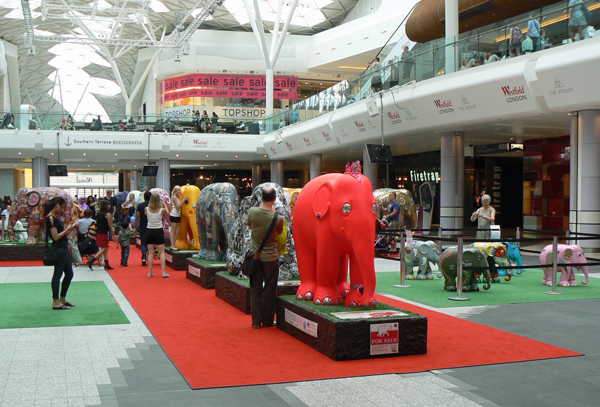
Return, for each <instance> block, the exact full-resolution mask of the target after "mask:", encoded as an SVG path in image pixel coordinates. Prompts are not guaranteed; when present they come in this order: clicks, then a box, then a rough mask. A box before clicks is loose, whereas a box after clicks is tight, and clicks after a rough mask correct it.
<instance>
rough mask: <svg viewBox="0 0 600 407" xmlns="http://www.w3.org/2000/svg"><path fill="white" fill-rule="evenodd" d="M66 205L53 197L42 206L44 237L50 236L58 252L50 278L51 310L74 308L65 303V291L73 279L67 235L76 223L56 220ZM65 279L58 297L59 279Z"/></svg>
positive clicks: (62, 199) (59, 197)
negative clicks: (68, 223) (44, 219)
mask: <svg viewBox="0 0 600 407" xmlns="http://www.w3.org/2000/svg"><path fill="white" fill-rule="evenodd" d="M66 207H67V204H66V202H65V200H64V198H63V197H61V196H55V197H54V198H52V199H51V200H50V201H47V202H46V203H45V205H44V216H45V217H46V235H50V236H52V245H53V246H54V248H55V249H56V251H57V252H58V261H57V262H56V264H55V265H54V275H53V276H52V298H53V300H54V301H53V302H52V309H69V308H71V307H74V305H73V304H71V303H70V302H69V301H67V299H66V296H67V291H68V290H69V285H70V284H71V280H72V279H73V265H72V264H71V255H70V254H69V240H68V238H67V235H68V234H69V233H71V231H73V230H74V229H75V228H76V227H77V223H73V224H70V225H68V226H67V228H66V229H65V225H64V224H63V223H62V222H61V220H60V219H59V218H58V215H61V214H64V212H65V208H66ZM63 273H64V275H65V278H64V279H63V282H62V287H61V288H60V297H59V295H58V291H59V286H60V278H61V277H62V275H63Z"/></svg>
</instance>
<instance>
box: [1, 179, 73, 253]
mask: <svg viewBox="0 0 600 407" xmlns="http://www.w3.org/2000/svg"><path fill="white" fill-rule="evenodd" d="M55 196H62V197H63V198H64V200H65V202H66V204H67V207H66V208H65V215H64V218H61V220H62V221H63V222H65V223H70V222H71V220H72V218H73V202H74V201H73V199H72V198H71V195H69V194H68V193H67V192H66V191H64V190H63V189H60V188H55V187H44V188H21V189H19V190H18V191H17V195H15V199H14V201H13V204H12V206H11V209H10V217H9V220H8V238H9V240H14V238H15V236H14V227H15V224H16V223H17V221H18V220H19V219H21V218H27V221H28V226H27V235H28V238H27V243H38V242H42V241H46V226H45V224H44V222H45V221H46V218H45V217H44V204H45V203H46V201H48V200H50V199H52V198H54V197H55Z"/></svg>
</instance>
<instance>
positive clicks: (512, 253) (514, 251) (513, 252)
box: [498, 242, 523, 276]
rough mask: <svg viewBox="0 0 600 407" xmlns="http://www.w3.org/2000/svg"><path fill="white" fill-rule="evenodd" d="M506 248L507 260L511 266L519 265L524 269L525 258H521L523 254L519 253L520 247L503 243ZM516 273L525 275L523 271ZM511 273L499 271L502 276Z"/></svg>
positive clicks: (517, 270) (518, 270)
mask: <svg viewBox="0 0 600 407" xmlns="http://www.w3.org/2000/svg"><path fill="white" fill-rule="evenodd" d="M502 244H503V245H504V246H506V258H507V259H508V261H509V263H510V265H515V264H516V265H518V266H521V267H523V258H522V257H521V252H520V251H519V246H517V245H516V244H515V243H510V242H502ZM515 272H516V273H517V274H521V273H523V269H516V270H515ZM507 273H510V271H509V270H505V269H498V274H499V275H501V276H504V275H506V274H507Z"/></svg>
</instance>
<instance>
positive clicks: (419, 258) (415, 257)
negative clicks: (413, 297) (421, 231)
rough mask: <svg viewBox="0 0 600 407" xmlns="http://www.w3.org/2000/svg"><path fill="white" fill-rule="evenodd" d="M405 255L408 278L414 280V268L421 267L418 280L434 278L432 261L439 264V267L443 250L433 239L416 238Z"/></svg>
mask: <svg viewBox="0 0 600 407" xmlns="http://www.w3.org/2000/svg"><path fill="white" fill-rule="evenodd" d="M405 250H406V254H405V256H404V262H405V263H406V269H405V274H406V278H407V279H408V280H414V279H415V275H414V268H415V267H419V271H418V272H417V276H416V279H417V280H432V279H433V273H432V271H431V266H430V263H433V264H437V265H438V267H439V264H440V256H441V255H442V252H441V250H440V248H439V246H438V245H437V244H436V243H435V242H434V241H432V240H427V241H425V242H424V241H422V240H415V241H414V242H413V244H412V246H408V247H407V248H406V249H405Z"/></svg>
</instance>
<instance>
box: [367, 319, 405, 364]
mask: <svg viewBox="0 0 600 407" xmlns="http://www.w3.org/2000/svg"><path fill="white" fill-rule="evenodd" d="M399 343H400V340H399V337H398V323H397V322H391V323H387V324H371V356H374V355H388V354H394V353H398V344H399Z"/></svg>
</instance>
